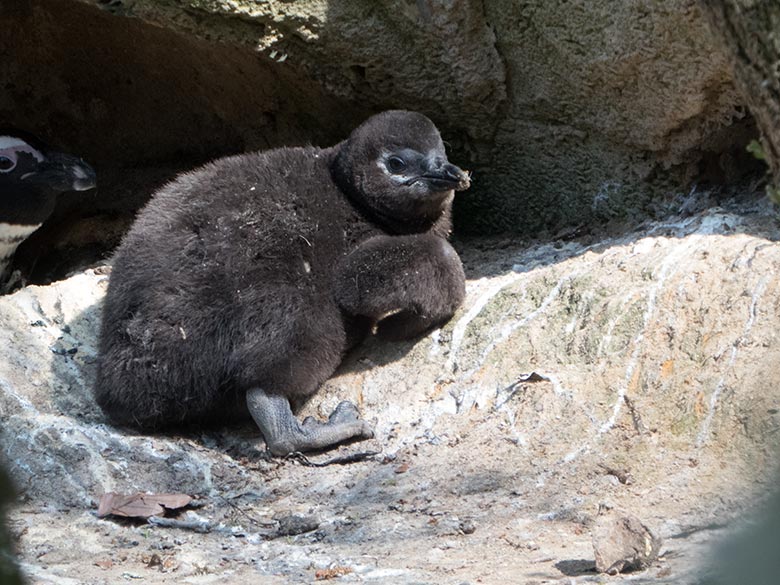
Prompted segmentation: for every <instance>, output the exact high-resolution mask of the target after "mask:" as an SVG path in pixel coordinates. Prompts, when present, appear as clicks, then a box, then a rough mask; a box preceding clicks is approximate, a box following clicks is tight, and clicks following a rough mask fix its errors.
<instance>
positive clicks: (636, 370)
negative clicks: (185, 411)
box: [0, 205, 780, 584]
mask: <svg viewBox="0 0 780 585" xmlns="http://www.w3.org/2000/svg"><path fill="white" fill-rule="evenodd" d="M779 241H780V228H779V227H778V224H777V221H776V220H775V219H774V218H772V217H771V216H770V215H769V214H767V213H766V208H765V207H763V206H762V205H757V206H754V207H745V206H739V207H734V208H729V209H726V208H715V209H711V210H708V211H706V212H702V213H700V214H696V215H690V216H686V217H684V218H670V219H668V220H665V221H661V222H648V223H646V224H644V225H643V226H642V227H641V229H638V230H637V231H633V232H630V233H626V234H621V235H613V236H603V237H601V238H595V237H593V236H590V237H588V238H587V239H584V240H569V241H544V242H532V243H530V244H526V245H521V244H518V243H515V242H511V241H507V240H495V239H492V240H474V241H471V242H468V243H463V242H461V243H460V244H459V245H460V252H461V255H462V257H463V259H464V264H465V267H466V273H467V276H468V283H467V298H466V301H465V303H464V306H463V307H462V308H461V309H460V311H459V312H458V314H457V315H456V316H455V317H454V318H453V320H452V321H451V322H450V323H448V324H447V325H446V326H445V327H443V328H442V329H441V330H438V331H434V332H432V333H431V334H429V335H427V336H424V337H423V338H421V339H419V340H417V341H414V342H407V343H399V344H390V343H379V342H377V341H375V340H369V341H368V342H367V343H365V344H363V345H362V346H360V347H358V348H356V350H355V351H354V352H353V353H352V354H351V355H350V356H349V357H348V359H347V360H346V361H345V363H344V365H343V367H342V368H341V369H340V370H339V372H338V373H337V375H336V376H335V377H334V378H333V379H331V380H330V381H328V383H327V384H326V385H325V386H324V387H323V389H322V390H321V392H320V393H319V394H318V395H317V396H316V397H315V398H314V400H312V401H311V402H310V403H309V404H308V405H306V407H305V408H304V410H303V411H302V412H301V416H307V415H312V416H323V415H327V413H329V412H330V411H331V410H332V409H333V407H334V406H335V405H336V404H337V403H338V401H339V400H342V399H350V400H352V401H354V402H356V403H357V404H359V405H360V408H361V411H362V413H363V414H364V415H365V416H366V417H367V418H368V419H373V420H374V421H375V423H376V439H375V440H374V441H373V443H371V444H369V445H366V444H356V445H350V446H348V447H345V448H344V449H345V450H346V452H349V451H350V450H353V451H366V450H376V449H377V447H379V448H381V449H382V450H383V451H384V452H385V454H386V456H385V457H380V458H376V460H369V461H363V462H360V463H353V464H350V465H332V466H328V467H322V468H318V467H309V466H302V465H294V464H293V463H292V462H289V461H280V460H274V461H270V462H269V461H266V460H265V459H264V458H263V457H262V454H261V452H260V451H259V450H258V447H259V448H260V449H262V442H261V441H260V438H259V436H258V433H257V431H256V430H255V429H254V428H253V427H252V426H251V425H249V424H247V425H246V426H236V427H234V428H229V429H192V430H189V431H187V432H177V433H169V434H158V435H141V434H138V433H136V432H134V431H130V430H126V429H121V428H116V427H112V426H110V425H109V424H108V422H107V421H106V419H105V417H104V416H103V414H102V412H101V411H100V410H99V409H98V408H97V407H96V405H95V403H94V401H93V399H92V396H91V380H92V378H93V376H94V368H95V359H96V350H95V347H96V333H97V326H98V321H99V317H100V313H99V309H100V302H101V299H102V298H103V295H104V293H105V286H106V281H107V275H106V274H105V271H103V270H88V271H86V272H83V273H80V274H78V275H76V276H74V277H72V278H69V279H67V280H64V281H61V282H58V283H55V284H53V285H51V286H45V287H43V286H30V287H27V288H25V289H23V290H20V291H18V292H16V293H15V294H13V295H10V296H6V297H2V298H0V348H2V350H0V351H2V352H3V359H2V360H0V420H2V425H0V455H2V456H4V457H5V459H6V461H7V462H8V468H9V471H10V472H11V474H12V476H13V478H14V479H15V481H16V483H17V484H18V486H19V489H20V492H21V494H22V497H23V502H22V505H21V506H20V507H19V508H17V509H15V510H14V511H13V512H12V521H13V524H14V526H15V528H14V532H15V533H16V534H19V535H20V536H21V538H20V541H19V548H20V554H21V557H22V559H23V561H24V568H25V570H26V571H28V572H29V573H30V574H31V575H33V576H34V578H35V579H36V580H38V581H40V582H58V583H59V582H62V583H69V582H71V581H68V580H67V579H73V575H74V574H78V575H79V578H78V580H77V582H79V583H86V584H92V583H100V582H120V581H121V580H122V576H121V575H122V573H123V572H128V573H132V574H142V575H147V576H148V575H150V574H151V573H149V572H148V571H151V570H153V569H148V567H147V565H146V564H139V563H140V561H139V562H138V563H136V562H135V561H134V560H133V559H134V558H135V557H134V556H132V555H137V556H138V558H141V556H142V555H146V557H148V556H149V555H151V554H153V553H154V552H156V551H158V550H159V547H160V546H163V545H164V544H165V539H170V540H171V542H173V540H174V539H176V538H178V539H180V543H179V544H176V549H175V555H176V557H177V558H176V559H175V561H176V562H179V563H182V566H184V565H186V566H192V567H195V568H193V571H196V570H197V569H196V567H209V570H210V571H212V572H213V573H214V575H216V576H215V577H214V578H215V579H216V578H222V577H224V578H227V575H230V579H231V581H232V582H235V583H244V582H246V583H248V582H253V580H254V581H256V580H257V575H258V572H259V573H260V574H262V575H264V578H265V577H268V582H269V583H276V582H278V583H299V582H300V583H305V582H307V581H306V579H310V578H311V574H309V573H307V572H306V571H308V570H309V569H308V567H310V566H312V563H313V562H314V563H316V565H315V566H331V565H332V566H350V567H355V572H356V573H357V574H358V575H362V574H365V575H369V574H371V575H381V579H384V581H385V582H390V581H392V582H398V583H406V582H410V583H411V582H443V581H446V580H447V579H449V578H450V577H449V576H448V575H450V573H448V572H447V571H449V570H451V569H450V568H451V567H458V571H459V578H460V579H469V580H471V581H475V582H476V580H477V579H478V578H484V577H485V575H487V574H489V575H491V577H490V579H492V580H493V581H494V582H512V581H515V582H517V581H524V580H532V579H540V577H539V575H540V573H544V574H545V575H546V577H545V579H547V580H551V579H554V578H559V577H560V575H561V571H563V569H558V568H556V567H564V568H565V570H567V571H569V570H571V571H573V570H574V569H571V567H575V566H576V567H579V566H580V564H577V563H574V560H581V559H592V558H593V557H592V549H591V544H590V542H589V539H588V538H587V537H586V534H587V532H586V529H585V527H587V526H590V525H591V523H592V521H593V518H594V516H595V514H596V510H597V509H598V506H599V504H600V503H601V502H603V501H605V500H608V501H610V502H613V503H614V505H615V508H616V509H625V510H631V512H632V514H634V515H635V516H636V517H638V518H642V521H643V522H645V523H646V524H647V525H653V526H659V528H658V534H657V535H658V536H659V537H663V538H665V539H668V538H670V537H672V536H675V540H674V542H675V547H676V549H677V550H680V551H683V552H681V553H680V554H678V555H677V556H675V557H674V558H669V559H667V560H666V563H667V564H668V565H669V566H670V567H671V569H672V574H673V575H674V578H675V582H676V583H680V584H687V583H693V582H694V580H693V578H694V577H695V576H696V570H695V568H694V563H695V562H696V561H698V559H700V558H702V548H701V547H704V546H706V544H707V541H706V540H705V539H704V537H705V536H706V535H707V533H708V531H707V530H705V529H703V528H702V529H697V528H696V527H707V526H710V525H712V524H722V523H723V522H724V520H727V519H729V518H731V517H734V516H738V515H740V514H742V513H744V510H745V509H746V508H747V507H749V506H750V504H751V502H753V501H754V498H755V494H756V493H760V492H761V491H763V490H764V489H765V488H764V483H762V482H768V481H771V478H770V476H769V471H768V470H770V469H772V468H773V466H774V465H775V464H776V462H777V454H776V452H775V450H774V449H773V448H772V445H774V444H775V438H776V436H777V432H778V427H780V420H778V412H780V404H778V393H777V385H776V381H777V380H778V379H780V371H778V370H779V369H780V341H778V336H777V323H778V322H780V305H779V304H778V303H777V299H778V298H780V281H778V279H777V278H776V275H777V274H778V273H780V243H778V242H779ZM74 350H75V351H74ZM320 457H322V458H324V459H328V458H331V457H333V454H324V455H322V456H320ZM316 458H317V456H312V460H313V461H316V460H317V459H316ZM383 462H385V463H383ZM401 462H402V463H403V464H405V465H408V471H407V472H406V473H396V470H397V468H398V465H399V464H400V463H401ZM388 463H389V464H388ZM605 465H606V466H607V467H608V468H610V469H613V470H630V473H631V477H632V481H631V482H626V483H621V482H620V481H617V480H615V478H614V477H613V476H611V475H608V474H607V473H605V471H604V466H605ZM110 491H114V492H119V493H134V492H138V491H140V492H152V493H186V494H188V495H191V496H208V501H209V502H211V504H210V505H209V506H208V507H206V508H204V509H199V511H198V514H199V516H201V517H202V518H203V519H204V521H207V522H208V523H209V525H210V526H214V527H217V526H220V525H222V526H224V530H223V529H220V530H214V531H212V532H211V533H209V534H195V533H192V532H191V531H189V532H177V531H176V530H175V529H174V528H164V527H159V526H153V527H149V526H144V527H133V526H127V525H121V524H116V523H113V522H110V521H107V520H99V519H97V518H96V517H95V511H96V508H97V506H96V503H97V500H98V499H99V497H100V496H101V495H102V494H103V493H106V492H110ZM282 510H295V511H301V513H302V515H305V516H312V517H316V518H317V519H318V521H319V527H318V528H317V530H315V531H314V532H311V533H309V532H307V533H304V534H300V535H299V536H297V537H296V538H295V539H285V538H278V539H272V540H268V539H267V532H268V526H269V525H271V522H270V519H271V518H274V517H278V513H279V511H282ZM454 515H457V517H458V518H459V519H460V520H458V523H456V524H454V525H453V526H452V527H449V526H448V525H446V524H447V522H448V520H447V519H448V518H454ZM462 519H468V522H469V523H470V525H467V524H465V523H464V524H463V525H462V526H461V525H460V522H461V520H462ZM472 527H476V528H477V529H476V530H474V531H473V532H471V533H468V531H470V530H471V528H472ZM688 527H693V528H691V529H690V530H689V528H688ZM166 531H169V532H166ZM461 531H462V532H463V533H468V536H467V537H464V536H459V533H460V532H461ZM689 533H690V534H691V536H685V535H686V534H689ZM235 534H243V535H245V536H244V537H242V538H244V540H242V541H240V542H241V546H240V547H238V548H240V551H241V552H240V553H239V552H235V553H231V555H227V553H225V552H224V550H223V548H222V547H223V545H227V544H230V543H232V542H233V541H232V540H230V539H232V538H238V537H236V536H232V535H235ZM506 535H509V536H506ZM507 538H509V540H507ZM123 539H124V540H123ZM226 539H227V540H226ZM446 539H454V540H452V541H450V540H446ZM695 539H698V540H695ZM125 540H127V541H135V542H140V543H141V544H140V545H139V546H138V547H136V548H137V549H138V550H137V553H135V552H132V551H131V553H122V554H130V557H128V559H127V560H126V562H119V561H118V560H117V561H116V562H115V563H114V565H113V566H111V567H109V568H102V567H99V566H94V567H92V566H90V567H86V568H85V567H83V559H84V558H97V559H101V558H110V557H111V555H112V554H113V552H115V551H116V550H117V549H116V546H117V545H116V544H112V542H113V543H117V542H124V541H125ZM450 542H451V543H453V546H449V543H450ZM512 542H514V543H531V542H532V543H534V546H533V548H531V547H528V548H526V547H524V546H520V547H517V546H512ZM564 544H565V545H566V546H565V548H564V547H563V545H564ZM445 545H446V546H445ZM154 547H158V548H154ZM696 547H700V548H696ZM431 550H435V551H436V553H435V554H436V555H437V560H436V562H435V563H431V562H430V561H429V560H426V559H427V555H428V551H431ZM171 554H174V553H171ZM507 554H512V555H513V559H514V560H513V562H512V563H509V564H507V563H506V555H507ZM225 559H227V560H225ZM366 559H374V560H372V561H371V563H372V564H371V566H370V567H368V566H367V563H368V561H367V560H366ZM475 559H476V560H478V562H474V561H475ZM566 559H571V560H568V561H567V560H566ZM555 561H558V562H557V564H553V563H554V562H555ZM171 562H172V563H173V562H174V561H173V560H172V561H171ZM442 567H444V568H442ZM90 571H92V572H94V573H91V572H90ZM461 574H462V576H461ZM534 575H536V577H534ZM689 576H690V578H689ZM150 578H151V577H150ZM377 579H380V577H377Z"/></svg>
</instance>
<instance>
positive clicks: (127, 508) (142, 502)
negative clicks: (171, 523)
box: [98, 492, 193, 519]
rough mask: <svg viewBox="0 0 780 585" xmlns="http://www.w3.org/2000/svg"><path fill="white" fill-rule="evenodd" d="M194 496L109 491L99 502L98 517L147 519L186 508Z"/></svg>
mask: <svg viewBox="0 0 780 585" xmlns="http://www.w3.org/2000/svg"><path fill="white" fill-rule="evenodd" d="M192 499H193V498H192V497H191V496H188V495H186V494H142V493H140V492H139V493H136V494H131V495H129V496H126V495H123V494H117V493H115V492H108V493H107V494H103V495H102V496H101V498H100V503H99V504H98V518H104V517H105V516H108V515H114V516H122V517H124V518H142V519H147V518H149V517H151V516H164V515H165V512H166V511H168V510H178V509H179V508H184V507H185V506H187V505H188V504H189V503H190V502H192Z"/></svg>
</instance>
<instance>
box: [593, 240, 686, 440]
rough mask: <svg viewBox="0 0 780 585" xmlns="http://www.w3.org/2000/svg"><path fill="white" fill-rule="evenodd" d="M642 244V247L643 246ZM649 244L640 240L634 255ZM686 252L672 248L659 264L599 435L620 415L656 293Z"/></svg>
mask: <svg viewBox="0 0 780 585" xmlns="http://www.w3.org/2000/svg"><path fill="white" fill-rule="evenodd" d="M643 244H644V245H643ZM650 244H651V242H650V241H649V240H640V242H639V243H638V245H637V246H636V247H635V250H636V248H642V250H643V251H642V252H636V251H634V252H633V253H634V254H637V253H638V254H642V253H644V252H646V251H649V248H652V246H651V245H650ZM686 252H688V250H687V249H685V247H683V246H676V247H673V248H672V251H671V252H670V253H669V254H668V255H667V256H666V257H665V258H664V260H663V262H662V263H661V267H660V269H659V270H658V276H657V277H656V282H655V285H654V286H652V287H651V288H650V290H649V292H648V295H647V307H646V308H645V313H644V316H643V318H642V327H641V329H640V330H639V331H638V332H637V334H636V337H634V340H633V343H632V345H633V347H634V349H633V351H632V352H631V357H630V358H629V360H628V364H627V366H626V374H625V376H624V378H623V384H622V385H621V386H620V387H619V388H618V393H617V398H616V399H615V404H614V406H613V407H612V416H611V417H610V418H609V420H608V421H606V422H605V423H604V424H603V425H601V428H600V429H599V432H600V433H605V432H607V431H608V430H610V429H611V428H612V427H613V426H614V425H615V421H616V420H617V417H618V415H619V414H620V409H621V407H622V406H623V403H624V402H625V397H626V391H627V390H628V386H629V384H630V383H631V379H632V378H633V376H634V370H635V368H636V366H637V363H638V361H639V356H640V353H641V350H642V343H643V342H644V339H645V331H647V328H648V326H649V325H650V322H651V320H652V319H653V317H654V315H655V308H656V299H657V298H658V291H659V290H661V289H662V288H663V286H664V284H665V283H666V279H667V278H668V277H669V274H671V273H672V272H673V271H674V269H676V268H678V267H679V260H680V258H681V257H682V256H684V255H685V254H686Z"/></svg>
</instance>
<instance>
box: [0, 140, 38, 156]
mask: <svg viewBox="0 0 780 585" xmlns="http://www.w3.org/2000/svg"><path fill="white" fill-rule="evenodd" d="M6 151H7V152H9V153H11V152H14V153H18V152H27V153H29V154H31V155H32V156H34V157H35V158H36V159H37V160H38V162H41V161H43V159H44V158H45V157H44V156H43V154H41V153H40V152H39V151H37V150H36V149H34V148H33V147H32V146H30V145H29V144H27V143H26V142H25V141H24V140H22V139H21V138H17V137H15V136H0V155H3V154H6Z"/></svg>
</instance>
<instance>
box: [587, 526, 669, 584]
mask: <svg viewBox="0 0 780 585" xmlns="http://www.w3.org/2000/svg"><path fill="white" fill-rule="evenodd" d="M660 548H661V539H660V538H658V537H656V536H655V535H654V534H653V533H652V532H651V531H650V529H649V528H648V527H647V526H645V525H644V524H643V523H642V522H641V521H640V520H639V519H638V518H636V517H635V516H631V515H629V514H623V513H620V512H617V511H609V512H606V513H604V514H603V515H601V516H599V517H598V518H597V519H596V525H595V526H594V528H593V550H594V552H595V554H596V570H597V571H598V572H599V573H608V574H610V575H616V574H618V573H622V572H626V571H635V570H642V569H645V568H647V567H648V566H649V565H650V564H651V563H652V562H653V561H655V559H657V558H658V553H659V551H660Z"/></svg>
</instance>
